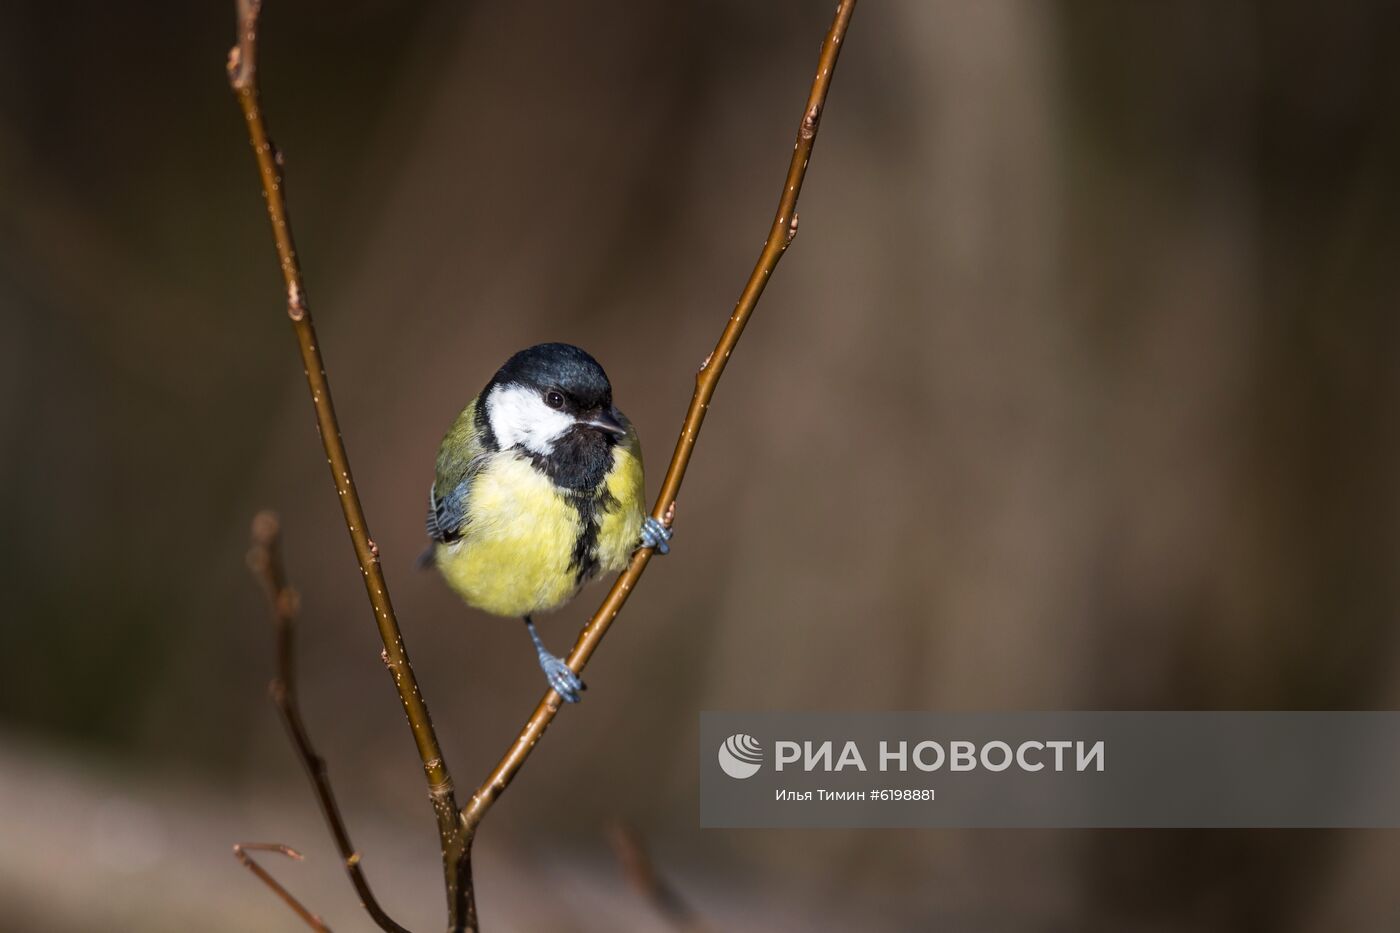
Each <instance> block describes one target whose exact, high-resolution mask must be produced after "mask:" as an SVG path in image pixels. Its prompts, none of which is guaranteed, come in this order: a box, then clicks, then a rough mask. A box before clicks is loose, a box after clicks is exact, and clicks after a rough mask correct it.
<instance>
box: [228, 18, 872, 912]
mask: <svg viewBox="0 0 1400 933" xmlns="http://www.w3.org/2000/svg"><path fill="white" fill-rule="evenodd" d="M237 5H238V44H237V45H236V46H235V47H234V48H233V50H232V51H231V52H230V53H229V61H228V73H229V83H230V85H231V86H232V87H233V91H234V94H235V95H236V96H237V98H238V103H239V106H240V108H241V109H242V111H243V114H244V117H245V119H246V121H247V124H248V136H249V140H250V141H251V143H252V146H253V153H254V155H255V157H256V158H257V163H258V174H259V176H260V178H261V180H262V187H263V195H264V198H265V199H266V202H267V211H268V216H269V218H270V219H271V221H272V232H273V237H274V239H275V241H276V246H277V256H278V260H279V261H280V263H281V267H282V275H283V279H284V281H285V283H286V288H287V314H288V316H289V317H290V318H291V320H292V327H293V329H294V331H295V332H296V336H297V343H298V345H299V347H300V349H301V356H302V363H303V365H304V367H305V372H306V379H307V384H308V387H309V388H310V390H311V401H312V405H313V407H314V408H315V411H316V420H317V425H318V427H319V429H320V432H321V442H322V445H323V446H324V447H325V451H326V458H327V461H328V463H329V464H330V467H331V475H332V479H333V480H334V482H335V486H336V491H337V493H338V494H339V497H340V503H341V508H342V510H343V511H344V514H345V523H346V527H347V529H348V530H349V533H350V539H351V543H352V544H353V545H354V548H355V556H356V558H357V559H358V560H359V563H360V571H361V573H362V574H363V576H364V579H365V588H366V591H367V592H368V594H369V600H370V604H371V606H372V607H373V608H374V613H375V622H376V624H377V625H378V626H379V633H380V637H381V639H382V640H383V642H384V655H383V657H384V662H385V664H386V665H387V666H388V667H389V669H390V671H391V672H392V674H393V676H394V683H395V686H396V687H397V688H398V692H399V699H400V701H401V702H402V703H403V707H404V712H405V713H406V714H407V716H408V720H409V723H410V725H411V727H412V730H413V736H414V741H415V742H416V743H417V746H418V753H419V757H420V758H421V759H422V762H423V769H424V772H425V774H426V776H427V780H428V787H429V794H430V796H431V798H432V802H433V808H434V813H435V815H436V817H437V823H438V833H439V837H440V840H441V843H442V856H443V873H444V879H445V884H446V888H447V901H448V921H449V930H451V931H460V930H476V929H477V919H476V905H475V898H474V896H473V891H472V884H471V843H472V839H473V838H474V836H475V834H476V829H477V827H478V826H479V825H480V823H481V820H482V818H483V817H484V816H485V815H486V813H487V811H488V810H490V808H491V806H492V805H493V804H494V803H495V802H496V800H497V799H499V797H500V795H501V794H502V793H503V792H504V791H505V789H506V787H507V786H508V785H509V784H510V782H511V781H512V780H513V779H514V778H515V775H516V774H517V773H518V772H519V771H520V768H521V767H522V766H523V765H524V763H525V761H526V759H527V758H528V757H529V755H530V752H531V751H532V750H533V749H534V747H535V745H536V743H538V742H539V740H540V737H541V736H542V735H543V734H544V731H545V729H547V728H548V727H549V724H550V722H552V721H553V719H554V716H555V715H556V714H557V713H558V712H559V707H560V704H561V702H562V701H561V699H560V697H559V695H558V694H557V693H555V692H554V691H553V690H551V691H549V692H548V693H546V694H545V696H544V698H543V699H542V700H540V702H539V704H538V705H537V706H536V707H535V711H534V713H533V714H531V716H530V718H529V719H528V720H527V721H526V723H525V727H524V729H522V730H521V733H520V735H519V737H518V738H517V739H516V741H515V742H514V744H513V745H511V747H510V748H509V749H508V750H507V751H506V754H505V756H504V757H503V758H502V759H501V761H500V762H499V763H498V764H497V765H496V767H495V769H494V770H493V771H492V772H491V774H490V775H489V776H488V777H487V778H486V780H485V781H484V782H483V783H482V784H481V786H480V787H479V788H478V789H477V791H476V792H475V793H474V794H473V795H472V799H471V801H470V802H469V803H468V804H467V806H466V807H465V808H463V809H461V810H460V811H459V810H458V809H457V806H456V802H455V798H454V794H453V785H452V778H451V776H450V774H449V772H448V770H447V765H446V763H445V762H444V761H443V757H442V752H441V749H440V747H439V745H438V741H437V736H436V734H435V733H434V731H433V725H432V719H431V717H430V716H429V714H428V707H427V704H426V703H425V702H424V701H423V698H422V695H421V693H420V692H419V689H418V683H417V680H416V678H415V677H414V675H413V668H412V666H411V665H410V664H409V661H408V655H407V653H406V651H405V650H404V645H403V638H402V636H401V634H400V632H399V626H398V621H397V619H396V617H395V615H394V609H393V605H392V604H391V603H390V601H389V591H388V587H387V586H386V584H385V581H384V575H383V573H382V571H381V570H380V567H379V552H378V549H377V548H376V547H375V545H374V542H373V540H371V538H370V535H369V528H368V527H367V525H366V523H365V517H364V510H363V509H362V508H361V506H360V500H359V495H358V494H357V493H356V491H355V485H354V481H353V480H352V479H351V474H350V462H349V457H348V456H347V454H346V451H345V444H344V441H343V440H342V439H341V436H340V428H339V425H338V423H337V421H336V416H335V408H334V406H333V404H332V402H331V394H330V385H329V382H328V381H327V379H326V372H325V369H324V366H323V364H322V361H321V355H320V351H319V350H318V348H317V340H316V331H315V328H314V327H313V325H312V323H311V312H310V309H309V307H308V306H307V302H306V289H305V286H304V285H303V283H302V277H301V268H300V266H299V264H298V263H297V258H296V250H295V248H294V247H293V245H292V231H291V223H290V221H289V220H288V217H287V208H286V202H285V199H284V194H283V192H284V188H285V185H284V182H283V179H282V173H281V164H282V160H281V157H280V155H279V154H278V153H277V152H276V150H275V149H274V148H273V145H272V143H271V141H270V139H269V138H268V134H267V125H266V122H265V121H264V118H263V115H262V110H261V107H260V104H259V99H258V83H257V51H258V46H257V40H258V34H257V28H258V14H259V12H260V10H261V6H262V0H237ZM855 5H856V0H841V2H840V3H839V4H838V6H837V9H836V17H835V19H834V20H833V21H832V24H831V28H830V29H829V30H828V31H827V34H826V39H825V41H824V42H823V43H822V48H821V55H820V58H819V59H818V63H817V74H816V77H815V79H813V82H812V88H811V91H810V93H809V94H808V96H807V106H806V108H805V109H804V110H803V114H802V120H801V122H800V124H799V126H798V132H797V141H796V143H795V144H794V146H793V153H792V160H791V162H790V163H789V165H788V172H787V177H786V179H785V181H784V187H783V191H782V195H781V197H780V198H779V201H778V210H777V213H776V214H775V216H774V219H773V224H772V226H771V228H770V229H769V232H768V238H767V240H766V241H765V242H764V244H763V249H762V251H761V252H760V253H759V257H758V262H757V263H756V264H755V266H754V269H753V272H752V273H751V274H750V275H749V279H748V282H747V283H746V284H745V286H744V290H743V292H742V293H741V294H740V296H739V300H738V303H737V304H736V305H735V308H734V312H733V313H732V314H731V315H730V317H729V321H728V323H727V324H726V326H725V328H724V331H723V332H722V333H721V335H720V339H719V342H718V343H717V344H716V345H715V349H714V350H713V351H711V353H710V355H709V356H708V357H706V359H705V362H704V363H702V364H701V366H700V370H699V372H698V373H696V376H695V391H694V393H693V395H692V396H691V400H690V407H689V408H688V409H687V411H686V416H685V420H684V422H683V423H682V425H681V432H680V437H679V438H678V439H677V441H676V449H675V452H674V453H673V454H672V456H671V462H670V465H669V467H668V468H667V471H666V477H665V479H664V480H663V481H662V485H661V492H660V494H659V495H658V496H657V500H656V506H655V508H654V509H653V510H652V514H653V515H654V516H655V517H656V518H657V519H658V520H660V521H662V522H664V523H665V524H666V525H668V526H669V525H670V524H671V522H672V521H673V519H674V517H675V508H676V496H677V494H678V493H679V491H680V486H681V482H682V480H683V479H684V478H685V472H686V469H687V467H688V466H689V465H690V458H691V456H692V454H693V452H694V448H695V441H696V439H697V437H698V436H699V433H700V427H701V425H702V424H703V423H704V420H705V414H706V413H707V411H708V410H709V406H710V400H711V398H713V396H714V393H715V388H716V387H717V386H718V384H719V379H720V376H721V375H722V374H723V372H724V368H725V366H726V365H727V364H728V362H729V357H730V355H731V354H732V353H733V351H734V347H735V346H736V345H737V344H738V342H739V337H740V336H741V335H742V334H743V331H744V327H745V326H746V325H747V324H748V321H749V318H750V317H751V316H752V314H753V311H754V308H755V307H756V306H757V305H758V300H759V298H760V296H761V295H762V294H763V290H764V288H765V287H767V284H768V280H769V278H770V277H771V276H772V273H773V270H774V269H775V268H777V265H778V262H779V261H780V260H781V259H782V257H783V254H784V253H785V252H786V251H787V248H788V246H789V245H790V244H791V243H792V240H793V237H795V236H796V235H797V198H798V195H799V194H800V193H801V190H802V181H803V179H804V178H805V177H806V173H807V163H808V161H809V159H810V158H811V154H812V147H813V145H814V144H815V142H816V136H817V130H818V127H819V124H820V121H821V115H822V110H823V108H824V107H825V105H826V96H827V92H828V90H829V89H830V87H831V79H832V75H833V72H834V71H835V68H836V61H837V58H838V56H839V55H840V53H841V45H842V42H843V41H844V39H845V36H846V29H847V27H848V26H849V24H850V19H851V14H852V12H853V11H854V10H855ZM651 554H652V552H651V549H649V548H643V549H641V550H639V551H637V553H636V554H635V555H633V557H632V561H631V563H630V564H629V565H628V566H627V568H626V569H625V570H624V571H623V572H622V573H621V574H620V575H619V576H618V578H617V580H616V581H614V583H613V585H612V588H611V589H610V590H609V591H608V594H607V596H606V597H605V598H604V599H603V602H602V605H601V606H599V608H598V610H597V611H596V612H594V614H593V616H592V617H591V618H590V619H589V621H588V623H587V624H586V625H585V626H584V628H583V631H582V632H581V633H580V634H579V638H578V641H577V642H576V643H575V645H574V649H573V651H571V652H570V654H569V658H568V664H569V666H570V667H571V668H573V670H574V671H575V672H582V670H583V668H584V666H585V665H586V664H587V663H588V660H589V658H590V657H592V655H593V652H594V651H596V650H597V648H598V644H599V643H600V642H601V641H602V639H603V636H604V635H605V634H607V631H608V628H609V627H610V626H611V625H612V623H613V621H614V620H615V619H616V618H617V615H618V613H619V612H620V611H621V610H622V606H623V604H624V603H625V602H626V601H627V597H628V596H630V595H631V592H632V589H633V588H634V587H635V586H636V584H637V581H638V580H639V579H640V578H641V575H642V573H643V572H644V571H645V570H646V567H647V563H648V562H649V561H650V560H651ZM302 737H303V738H304V737H305V733H304V731H303V732H302ZM295 740H296V738H295V733H294V741H295ZM308 748H309V745H308ZM303 758H304V760H305V756H303ZM313 777H314V776H313ZM327 791H329V787H327ZM323 809H324V803H323ZM327 819H328V820H330V819H331V817H330V815H329V814H328V816H327ZM334 825H335V824H334V823H333V824H332V831H333V832H334V831H335V829H334ZM341 829H342V831H343V826H342V827H341ZM339 841H340V840H339V838H338V839H337V843H339ZM347 845H348V840H347ZM342 851H343V852H344V850H342ZM350 851H353V850H350ZM347 861H348V858H347ZM354 877H355V876H354V874H353V873H352V879H353V878H354ZM269 880H270V879H269ZM361 880H362V879H361ZM273 883H274V884H275V882H273ZM358 889H359V887H358V885H357V890H358ZM367 890H368V888H367V887H366V889H365V891H362V892H361V896H362V898H363V899H365V901H366V907H367V908H368V907H369V905H370V904H371V903H373V901H372V899H371V898H368V897H366V894H365V892H366V891H367ZM378 919H379V918H378V917H376V920H378ZM386 919H387V918H386ZM389 922H390V923H392V921H389ZM381 927H383V928H384V929H398V927H387V926H384V925H383V922H381Z"/></svg>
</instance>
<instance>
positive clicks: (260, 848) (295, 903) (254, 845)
mask: <svg viewBox="0 0 1400 933" xmlns="http://www.w3.org/2000/svg"><path fill="white" fill-rule="evenodd" d="M249 852H276V853H277V854H279V855H285V856H286V857H287V858H290V859H296V860H297V861H298V862H300V861H301V853H300V852H298V851H297V850H296V849H293V848H292V847H291V846H284V845H282V844H281V843H279V842H235V843H234V844H233V855H234V857H235V858H237V859H238V860H239V861H240V862H242V863H243V865H244V867H245V868H247V869H248V870H249V871H250V872H252V873H253V874H254V875H255V876H256V877H257V878H258V880H259V881H261V882H262V883H263V884H265V885H267V886H268V887H269V888H271V889H272V893H273V894H276V895H277V896H278V897H280V898H281V899H282V902H283V903H284V904H286V905H287V906H288V907H290V908H291V909H292V910H293V911H294V912H295V913H296V915H297V916H298V917H300V918H301V919H302V920H304V921H306V925H307V926H309V927H311V929H313V930H320V931H321V933H331V928H330V927H328V926H326V924H325V923H324V922H323V921H322V920H321V918H320V917H318V916H316V915H315V914H313V913H312V912H311V911H309V910H307V909H306V907H305V906H303V905H302V903H301V901H299V900H297V899H296V897H294V896H293V895H292V892H291V891H288V890H287V889H286V888H284V887H282V885H281V883H279V882H278V880H277V879H276V878H274V877H272V875H271V874H269V873H268V871H267V869H266V868H263V867H262V866H261V865H259V864H258V863H257V862H256V861H254V860H253V857H252V856H251V855H249V854H248V853H249Z"/></svg>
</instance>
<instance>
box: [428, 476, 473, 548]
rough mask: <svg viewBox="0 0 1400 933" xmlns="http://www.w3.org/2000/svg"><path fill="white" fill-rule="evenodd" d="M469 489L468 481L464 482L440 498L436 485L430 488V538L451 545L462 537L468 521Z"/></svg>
mask: <svg viewBox="0 0 1400 933" xmlns="http://www.w3.org/2000/svg"><path fill="white" fill-rule="evenodd" d="M467 488H468V481H467V480H462V482H460V483H458V484H457V486H456V488H454V489H453V490H452V491H451V492H448V493H446V494H444V495H441V496H440V495H438V492H437V486H436V484H434V485H432V486H429V487H428V520H427V523H426V524H427V530H428V537H429V538H432V539H433V540H434V541H441V542H442V543H444V544H451V543H452V542H453V541H456V540H457V539H458V538H460V537H462V526H463V525H464V524H465V523H466V520H467Z"/></svg>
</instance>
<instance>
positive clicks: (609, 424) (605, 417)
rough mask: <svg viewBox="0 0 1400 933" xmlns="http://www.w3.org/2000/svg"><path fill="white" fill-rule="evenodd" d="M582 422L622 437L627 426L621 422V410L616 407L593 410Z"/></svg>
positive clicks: (625, 432)
mask: <svg viewBox="0 0 1400 933" xmlns="http://www.w3.org/2000/svg"><path fill="white" fill-rule="evenodd" d="M584 424H586V425H589V426H590V427H594V428H597V429H598V430H600V431H606V432H608V433H609V434H615V435H617V436H618V437H623V436H624V435H626V434H627V428H625V427H624V426H623V424H622V412H620V411H618V410H617V409H616V408H612V407H609V408H603V409H600V410H598V411H595V412H593V413H592V414H591V415H590V417H589V418H588V420H587V421H585V422H584Z"/></svg>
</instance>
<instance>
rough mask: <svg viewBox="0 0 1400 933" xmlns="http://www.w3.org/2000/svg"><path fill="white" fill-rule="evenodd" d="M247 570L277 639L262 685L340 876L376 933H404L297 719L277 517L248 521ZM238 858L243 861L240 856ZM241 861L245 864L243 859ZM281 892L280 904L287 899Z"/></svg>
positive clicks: (293, 596) (295, 601)
mask: <svg viewBox="0 0 1400 933" xmlns="http://www.w3.org/2000/svg"><path fill="white" fill-rule="evenodd" d="M248 567H249V569H251V570H252V571H253V573H254V574H256V575H257V577H258V579H259V580H260V581H261V582H262V585H263V589H264V590H266V592H267V601H268V604H269V606H270V607H271V609H272V624H273V627H274V628H275V630H276V635H277V672H276V674H275V675H274V676H273V679H272V683H271V684H269V685H268V692H269V693H271V694H272V702H273V703H274V704H276V706H277V711H278V712H279V713H281V714H282V723H283V725H285V726H286V727H287V735H288V736H289V737H290V738H291V740H292V746H293V747H294V748H295V749H296V752H297V757H298V758H300V759H301V763H302V766H303V767H304V768H305V769H306V776H307V778H308V779H310V781H311V789H312V790H313V791H315V793H316V802H317V803H318V804H319V805H320V807H321V815H322V816H323V817H325V820H326V825H327V826H328V827H330V831H331V836H332V837H333V838H334V839H335V847H336V850H337V851H338V852H339V853H340V858H341V860H342V861H343V863H344V865H345V872H346V874H347V875H349V876H350V883H351V884H352V885H354V887H355V893H357V894H359V895H360V903H361V904H363V905H364V908H365V911H366V912H367V913H369V915H370V917H372V918H373V919H374V922H375V923H377V924H379V928H380V929H381V930H388V931H390V933H408V931H407V929H405V928H404V927H403V926H400V925H399V924H398V923H396V922H395V921H394V919H393V918H392V917H390V916H389V915H388V914H387V913H385V911H384V908H382V907H380V906H379V902H378V901H377V900H375V897H374V892H373V891H371V890H370V887H369V881H368V879H366V878H365V873H364V869H363V868H361V867H360V853H359V852H358V851H357V850H356V849H355V845H354V843H352V842H351V841H350V832H349V830H347V829H346V828H345V819H344V817H342V816H341V815H340V807H339V806H338V805H337V804H336V802H335V792H334V791H332V790H331V779H330V775H329V774H328V773H327V772H326V761H325V759H324V758H322V757H321V756H320V755H318V754H317V753H316V749H315V748H314V747H312V745H311V736H310V735H309V734H308V733H307V731H306V726H305V725H304V724H303V723H302V720H301V703H300V701H299V699H298V694H297V684H296V663H295V661H296V656H295V654H294V653H293V649H294V647H295V646H294V632H293V625H294V624H295V622H296V616H297V610H298V609H299V608H300V599H299V598H298V596H297V591H296V590H295V589H293V588H292V587H291V585H290V584H289V583H288V582H287V573H286V570H285V569H283V564H282V536H281V527H280V525H279V523H278V521H277V516H276V515H274V514H273V513H271V512H259V513H258V515H257V517H256V518H254V519H253V545H252V547H251V548H250V549H249V551H248ZM283 848H284V849H285V848H286V847H285V846H284V847H283ZM235 852H237V850H236V849H235ZM283 854H284V855H290V856H291V857H293V858H296V859H300V858H301V856H300V855H297V854H296V853H295V852H293V851H292V850H291V849H286V851H285V852H283ZM239 858H243V856H242V855H240V856H239ZM244 862H245V864H247V860H246V859H245V860H244ZM248 867H249V868H250V869H251V870H252V871H253V872H254V874H257V875H258V877H260V878H263V880H264V881H267V882H268V883H269V884H271V885H273V887H274V889H275V890H281V886H280V885H277V884H276V882H273V881H271V879H270V878H268V877H267V876H266V873H265V872H263V871H262V870H261V869H259V868H254V866H252V865H249V866H248ZM283 893H284V899H285V897H286V896H287V895H285V892H283ZM318 922H319V921H318Z"/></svg>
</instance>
